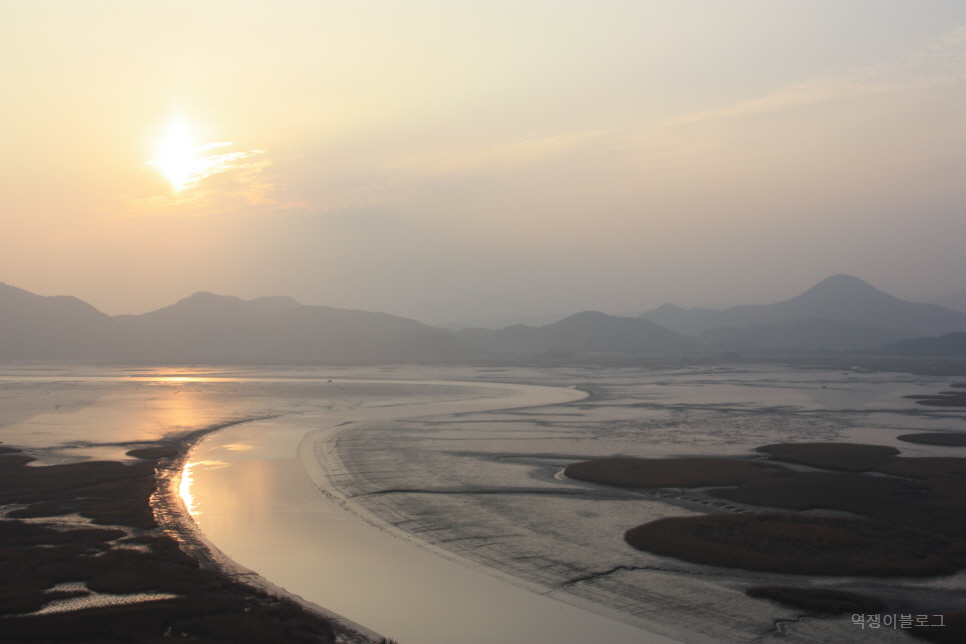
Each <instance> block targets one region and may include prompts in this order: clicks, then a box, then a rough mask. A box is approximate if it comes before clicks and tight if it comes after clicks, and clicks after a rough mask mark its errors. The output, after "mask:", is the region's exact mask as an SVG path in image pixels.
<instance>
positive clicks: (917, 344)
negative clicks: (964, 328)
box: [876, 332, 966, 357]
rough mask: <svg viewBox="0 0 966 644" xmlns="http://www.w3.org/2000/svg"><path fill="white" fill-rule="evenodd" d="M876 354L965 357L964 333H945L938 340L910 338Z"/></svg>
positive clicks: (882, 348)
mask: <svg viewBox="0 0 966 644" xmlns="http://www.w3.org/2000/svg"><path fill="white" fill-rule="evenodd" d="M876 353H882V354H886V355H893V356H944V357H954V356H966V333H961V332H960V333H947V334H946V335H943V336H940V337H938V338H910V339H908V340H900V341H899V342H895V343H893V344H889V345H886V346H884V347H881V348H879V350H878V351H876Z"/></svg>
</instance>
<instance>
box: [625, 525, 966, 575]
mask: <svg viewBox="0 0 966 644" xmlns="http://www.w3.org/2000/svg"><path fill="white" fill-rule="evenodd" d="M624 540H625V541H627V543H628V544H630V545H631V546H633V547H634V548H637V549H638V550H646V551H648V552H652V553H654V554H657V555H663V556H668V557H675V558H677V559H683V560H685V561H690V562H693V563H699V564H707V565H712V566H721V567H725V568H742V569H745V570H756V571H762V572H776V573H785V574H796V575H830V576H849V575H869V576H876V577H891V576H914V577H925V576H932V575H941V574H949V573H952V572H955V571H957V570H959V569H960V568H962V567H963V559H962V556H963V554H964V546H963V544H962V543H961V542H960V541H958V540H954V539H950V538H945V537H942V536H939V535H934V534H929V533H926V532H922V531H919V530H911V529H907V528H901V527H899V526H893V525H890V524H886V523H881V522H876V521H867V520H862V519H849V518H841V517H820V516H806V515H800V514H789V513H775V512H767V513H760V514H739V515H731V514H714V515H704V516H697V517H673V518H668V519H660V520H658V521H653V522H651V523H646V524H644V525H641V526H638V527H636V528H632V529H630V530H628V531H627V532H626V533H625V534H624Z"/></svg>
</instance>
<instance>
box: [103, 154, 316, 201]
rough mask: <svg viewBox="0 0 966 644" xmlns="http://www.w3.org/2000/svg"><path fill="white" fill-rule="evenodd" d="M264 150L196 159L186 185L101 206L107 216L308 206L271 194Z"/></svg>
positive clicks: (273, 189) (268, 164) (268, 165)
mask: <svg viewBox="0 0 966 644" xmlns="http://www.w3.org/2000/svg"><path fill="white" fill-rule="evenodd" d="M228 145H231V143H230V142H221V143H209V144H208V145H205V146H203V147H201V148H199V151H202V150H209V149H215V148H222V147H226V146H228ZM264 154H265V151H264V150H248V151H244V152H227V153H224V154H216V155H211V156H207V157H203V158H201V159H198V160H197V167H196V168H195V169H194V170H193V172H192V174H191V176H190V177H189V179H188V180H187V181H186V185H185V188H184V189H182V190H180V191H173V192H170V193H166V194H161V195H154V196H151V197H145V198H141V199H134V200H131V201H128V202H126V203H123V204H121V205H119V206H117V207H114V208H109V209H105V210H102V211H100V212H102V213H104V216H105V218H108V219H128V218H133V217H157V216H165V217H199V216H207V215H217V214H224V213H251V212H274V211H278V210H290V209H294V208H301V207H304V206H306V205H307V204H305V203H297V202H283V201H280V200H278V199H275V198H273V197H272V194H273V193H274V192H275V190H276V186H275V184H274V183H272V182H271V181H270V180H269V179H268V178H267V177H266V172H265V171H266V170H267V169H268V168H269V167H271V165H272V161H271V160H270V159H258V157H260V156H261V155H264Z"/></svg>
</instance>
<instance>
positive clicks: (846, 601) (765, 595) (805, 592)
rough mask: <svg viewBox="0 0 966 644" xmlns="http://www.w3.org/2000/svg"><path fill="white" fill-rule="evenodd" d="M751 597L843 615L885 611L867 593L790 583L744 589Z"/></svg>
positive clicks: (883, 604) (882, 606)
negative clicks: (798, 586)
mask: <svg viewBox="0 0 966 644" xmlns="http://www.w3.org/2000/svg"><path fill="white" fill-rule="evenodd" d="M745 594H746V595H748V596H749V597H754V598H756V599H770V600H772V601H776V602H778V603H779V604H784V605H786V606H792V607H793V608H802V609H805V610H810V611H816V612H819V613H827V614H830V615H841V614H842V613H851V614H855V613H862V614H874V613H881V612H882V611H884V610H885V607H886V605H885V602H883V601H882V600H881V599H877V598H875V597H870V596H868V595H860V594H859V593H850V592H846V591H844V590H825V589H821V588H793V587H791V586H755V587H754V588H749V589H748V590H746V591H745Z"/></svg>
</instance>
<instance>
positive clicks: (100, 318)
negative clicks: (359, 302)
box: [0, 284, 482, 364]
mask: <svg viewBox="0 0 966 644" xmlns="http://www.w3.org/2000/svg"><path fill="white" fill-rule="evenodd" d="M0 329H2V332H0V359H4V360H36V359H40V360H95V361H99V362H143V363H162V364H174V363H221V364H318V363H326V362H330V363H344V362H387V361H388V362H409V361H413V362H424V361H433V362H436V361H441V362H446V361H450V360H460V359H467V358H472V357H475V356H479V355H480V354H481V353H482V351H481V350H480V349H478V348H476V347H474V346H471V345H469V344H467V343H465V342H463V341H461V340H459V339H458V338H456V337H455V336H454V335H453V334H452V333H450V332H448V331H446V330H443V329H437V328H434V327H431V326H428V325H425V324H422V323H420V322H417V321H415V320H410V319H407V318H401V317H397V316H394V315H389V314H387V313H370V312H367V311H349V310H345V309H336V308H331V307H326V306H306V305H303V304H299V303H298V302H296V301H295V300H293V299H291V298H285V297H267V298H257V299H254V300H243V299H240V298H237V297H229V296H224V295H214V294H212V293H195V294H194V295H192V296H190V297H187V298H185V299H183V300H181V301H179V302H177V303H175V304H172V305H171V306H168V307H165V308H163V309H158V310H157V311H151V312H150V313H145V314H143V315H118V316H109V315H106V314H104V313H101V312H100V311H98V310H97V309H95V308H94V307H92V306H90V305H89V304H86V303H85V302H82V301H81V300H79V299H77V298H74V297H66V296H55V297H42V296H39V295H34V294H33V293H29V292H27V291H24V290H22V289H18V288H16V287H13V286H9V285H6V284H0Z"/></svg>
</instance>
